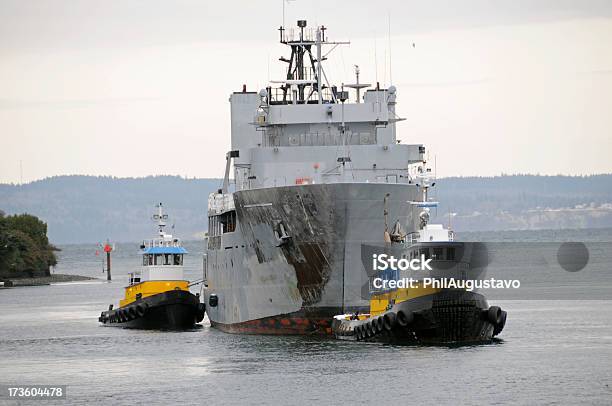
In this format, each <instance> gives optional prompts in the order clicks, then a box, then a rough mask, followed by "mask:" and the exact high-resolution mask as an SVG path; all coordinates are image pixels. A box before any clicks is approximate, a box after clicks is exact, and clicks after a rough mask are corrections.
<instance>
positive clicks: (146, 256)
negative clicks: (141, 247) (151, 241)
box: [142, 254, 149, 266]
mask: <svg viewBox="0 0 612 406" xmlns="http://www.w3.org/2000/svg"><path fill="white" fill-rule="evenodd" d="M148 264H149V256H148V255H146V254H145V255H143V256H142V265H144V266H147V265H148Z"/></svg>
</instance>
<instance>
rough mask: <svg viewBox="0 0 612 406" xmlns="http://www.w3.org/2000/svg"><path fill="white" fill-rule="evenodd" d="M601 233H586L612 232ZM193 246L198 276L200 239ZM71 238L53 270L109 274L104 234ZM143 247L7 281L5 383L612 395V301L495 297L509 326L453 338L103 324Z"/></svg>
mask: <svg viewBox="0 0 612 406" xmlns="http://www.w3.org/2000/svg"><path fill="white" fill-rule="evenodd" d="M568 233H573V234H574V232H568ZM599 233H600V234H597V236H596V238H593V239H591V240H590V241H611V240H612V232H610V231H607V234H606V232H603V234H602V232H599ZM497 236H498V237H499V236H500V235H497ZM574 236H575V234H574ZM470 237H474V236H473V235H471V236H470ZM483 238H485V239H492V238H494V237H493V236H491V235H487V236H484V237H483ZM508 238H510V239H508ZM543 238H545V239H546V240H550V238H551V237H550V235H545V236H538V233H522V234H517V235H514V236H511V237H507V236H502V237H501V239H503V240H504V241H521V240H524V239H530V240H532V241H541V240H542V239H543ZM471 239H473V238H471ZM555 239H556V240H559V241H565V240H568V239H570V240H579V239H580V238H572V237H571V236H569V237H568V235H565V234H563V233H561V234H559V235H558V236H557V237H555ZM582 239H583V240H588V239H587V238H586V237H585V236H582ZM187 247H188V249H189V250H190V252H191V254H192V255H191V257H190V261H189V262H187V263H186V266H187V276H188V278H189V279H192V280H194V279H198V278H199V277H200V261H201V260H200V258H201V257H200V255H201V252H202V246H201V245H200V244H198V243H191V244H188V246H187ZM62 248H63V251H62V252H61V253H60V261H61V262H60V264H61V265H60V266H58V268H57V272H61V273H75V274H83V275H91V276H96V277H104V275H103V274H102V273H101V263H100V259H99V258H96V257H95V255H94V252H95V247H93V246H90V245H74V246H65V247H62ZM136 252H137V245H136V244H134V245H130V244H123V245H119V246H118V247H117V252H116V253H115V255H114V258H113V259H114V261H113V266H114V268H113V271H114V272H113V274H114V280H113V282H111V283H107V282H105V281H96V282H87V283H82V282H81V283H69V284H57V285H52V286H43V287H30V288H19V289H5V290H0V309H1V312H0V384H21V385H25V384H52V385H67V386H68V392H67V399H66V400H65V402H66V403H70V404H85V403H87V404H96V403H104V404H113V405H123V404H126V405H127V404H130V405H132V404H135V403H136V404H137V403H141V401H142V400H145V401H146V402H147V403H150V404H159V405H162V404H169V403H176V402H177V401H181V402H186V403H190V404H193V403H198V404H207V403H209V402H210V403H212V404H218V405H226V404H244V403H248V404H270V403H277V404H313V403H316V404H338V403H346V404H354V403H357V404H365V403H369V404H381V405H382V404H389V403H390V402H391V401H394V402H401V404H406V403H408V402H410V403H412V404H418V403H425V404H440V403H444V404H460V403H464V404H465V403H469V404H476V403H477V404H491V403H504V404H506V403H510V404H576V403H585V404H611V403H612V368H611V367H612V301H608V300H529V299H525V300H491V303H492V304H497V305H500V306H501V307H502V308H504V309H505V310H507V311H508V313H509V315H508V322H507V324H506V328H505V330H504V332H503V333H502V334H501V338H502V339H501V340H499V341H498V342H496V343H494V344H489V345H478V346H464V347H455V348H448V347H418V346H413V347H402V346H390V345H381V344H363V343H346V342H340V341H334V340H332V339H319V338H310V337H266V336H241V335H229V334H224V333H221V332H219V331H216V330H214V329H210V326H209V324H208V323H207V322H206V320H205V322H204V323H203V326H202V327H201V328H199V329H195V330H193V331H187V332H148V331H137V330H123V329H117V328H112V327H102V326H99V325H98V323H97V316H98V315H99V313H100V311H101V310H103V309H105V308H106V307H107V306H108V304H109V303H115V302H116V301H117V300H118V298H119V296H120V295H121V288H122V286H123V285H124V284H125V282H126V280H127V279H126V277H125V273H126V272H127V271H128V270H129V269H130V268H131V267H135V266H137V265H138V258H137V257H136V256H135V253H136ZM606 258H607V257H606ZM611 263H612V262H608V266H610V264H611ZM592 285H593V287H596V285H597V282H596V281H593V282H592ZM0 402H2V401H1V400H0ZM37 402H42V401H37ZM30 403H33V404H36V402H30ZM56 403H57V402H56Z"/></svg>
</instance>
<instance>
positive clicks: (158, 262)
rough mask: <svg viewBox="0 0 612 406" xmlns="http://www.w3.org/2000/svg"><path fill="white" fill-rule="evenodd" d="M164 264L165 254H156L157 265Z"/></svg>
mask: <svg viewBox="0 0 612 406" xmlns="http://www.w3.org/2000/svg"><path fill="white" fill-rule="evenodd" d="M162 264H163V254H155V265H162Z"/></svg>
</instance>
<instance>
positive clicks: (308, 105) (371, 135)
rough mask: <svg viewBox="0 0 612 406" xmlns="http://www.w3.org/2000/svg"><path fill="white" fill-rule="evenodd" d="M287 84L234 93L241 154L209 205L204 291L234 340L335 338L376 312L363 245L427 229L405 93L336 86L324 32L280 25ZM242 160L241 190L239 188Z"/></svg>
mask: <svg viewBox="0 0 612 406" xmlns="http://www.w3.org/2000/svg"><path fill="white" fill-rule="evenodd" d="M279 32H280V42H281V43H282V44H285V45H286V46H287V47H288V48H289V49H290V56H289V57H288V58H285V57H281V58H280V62H281V63H284V64H286V77H285V78H284V79H283V80H279V81H273V82H272V83H271V84H270V86H268V87H266V88H265V89H261V90H260V91H258V92H248V91H246V87H243V89H242V91H241V92H235V93H233V94H232V95H231V97H230V105H231V150H230V151H229V152H228V153H227V155H226V159H227V161H226V170H225V179H224V183H223V187H222V188H221V189H220V190H219V191H218V192H217V193H213V194H211V195H210V197H209V202H208V217H209V227H208V239H207V250H206V261H205V264H204V279H205V281H206V284H207V286H206V288H205V289H204V294H205V296H206V301H207V304H208V306H207V312H208V315H209V318H210V320H211V323H212V325H213V326H214V327H218V328H220V329H222V330H225V331H230V332H246V333H280V334H284V333H298V334H301V333H330V331H331V330H330V324H331V320H332V318H333V316H334V315H336V314H340V313H344V312H352V311H356V310H359V309H367V308H368V306H369V302H368V297H366V296H364V287H365V291H367V285H368V275H367V273H366V271H365V269H364V262H363V258H362V254H363V253H362V251H363V250H362V247H363V246H364V245H367V244H371V243H380V242H381V241H384V239H386V238H397V236H394V235H393V233H394V230H396V231H397V230H401V232H402V233H404V234H409V233H411V232H415V231H418V230H419V223H420V220H419V213H420V212H421V211H422V208H420V207H417V206H416V205H415V204H413V202H418V201H423V196H424V194H423V185H420V184H419V183H418V180H415V177H414V176H413V174H411V170H412V171H413V170H414V167H415V166H416V167H418V165H422V163H423V161H424V158H425V148H424V147H423V145H421V144H402V143H400V142H399V141H398V139H397V136H396V123H397V122H398V121H399V120H401V119H400V118H399V117H398V115H397V113H396V101H397V90H396V88H395V87H394V86H389V87H388V88H381V87H380V86H379V85H378V84H376V85H374V86H370V85H368V84H364V83H360V82H359V70H358V68H357V70H356V73H357V77H356V79H355V83H353V84H347V85H342V84H339V85H334V84H333V83H332V82H330V79H331V78H329V77H328V76H327V74H326V71H325V69H324V62H325V60H326V58H327V56H328V54H329V53H330V52H331V51H332V50H333V49H334V47H337V46H342V45H343V44H345V43H343V42H334V41H330V40H329V39H328V38H327V29H326V28H325V27H323V26H321V27H316V28H314V29H311V28H308V27H307V23H306V21H303V20H300V21H298V27H297V29H285V28H284V27H281V28H280V30H279ZM232 164H233V175H234V176H233V179H234V185H230V183H231V182H230V172H231V168H232Z"/></svg>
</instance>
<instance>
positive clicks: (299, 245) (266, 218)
mask: <svg viewBox="0 0 612 406" xmlns="http://www.w3.org/2000/svg"><path fill="white" fill-rule="evenodd" d="M418 193H419V188H417V187H416V186H414V185H407V184H388V183H380V184H378V183H334V184H315V185H296V186H287V187H275V188H264V189H254V190H244V191H238V192H235V193H234V194H233V196H234V203H235V207H236V215H237V225H236V230H235V231H234V232H229V233H225V234H223V235H221V236H218V237H211V238H210V239H209V242H208V244H209V245H208V250H207V264H206V267H205V279H206V280H207V288H206V290H205V293H204V294H205V298H206V301H207V303H208V302H209V298H210V295H211V294H214V295H216V296H217V297H218V303H217V306H214V307H211V306H208V307H207V312H208V316H209V318H210V320H211V323H212V325H213V326H215V327H218V328H220V329H222V330H225V331H228V332H244V333H268V334H291V333H295V334H304V333H323V334H325V333H327V334H329V333H331V319H332V317H333V316H334V315H335V314H339V313H343V312H351V311H355V310H365V309H367V308H368V305H369V303H368V301H367V299H366V298H363V297H362V296H363V294H362V291H363V286H364V285H365V284H367V283H368V276H367V274H366V271H365V267H364V264H363V261H362V254H361V251H362V245H364V244H380V243H381V242H382V241H383V237H384V231H385V217H384V210H385V208H386V209H387V210H388V222H389V227H391V225H393V224H394V223H395V222H396V221H397V220H399V221H400V223H401V224H408V225H413V227H414V222H415V220H414V213H413V211H412V210H413V209H412V207H411V205H410V204H409V203H408V202H409V201H414V200H417V197H418V196H419V194H418ZM385 196H387V203H386V204H385ZM385 205H386V207H385ZM407 231H413V230H407Z"/></svg>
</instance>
